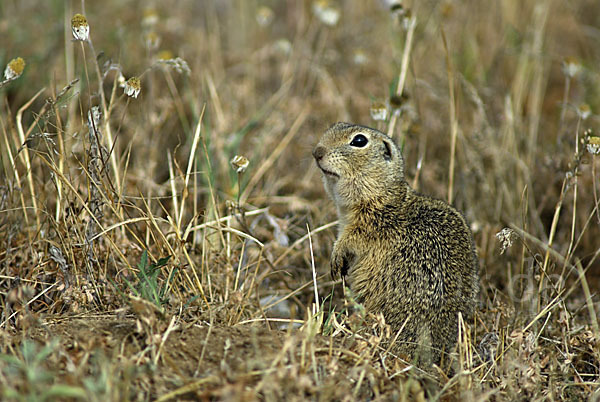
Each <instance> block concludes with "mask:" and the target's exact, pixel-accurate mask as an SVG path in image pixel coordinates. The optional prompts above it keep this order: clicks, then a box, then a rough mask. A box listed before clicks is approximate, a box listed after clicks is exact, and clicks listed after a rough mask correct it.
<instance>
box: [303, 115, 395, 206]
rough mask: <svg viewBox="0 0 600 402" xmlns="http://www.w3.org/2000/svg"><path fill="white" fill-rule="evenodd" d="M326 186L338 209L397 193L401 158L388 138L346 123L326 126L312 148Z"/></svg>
mask: <svg viewBox="0 0 600 402" xmlns="http://www.w3.org/2000/svg"><path fill="white" fill-rule="evenodd" d="M313 156H314V158H315V161H316V162H317V166H318V167H319V168H320V169H321V172H322V173H323V183H324V184H325V189H326V190H327V192H328V193H329V195H330V196H331V198H332V199H333V200H334V202H335V203H336V205H337V206H338V208H340V207H341V208H346V207H349V206H352V205H356V204H359V203H362V202H368V201H374V200H381V201H384V199H385V198H386V196H393V195H394V194H398V191H397V188H398V186H401V185H402V183H404V161H403V159H402V155H401V154H400V151H399V150H398V147H397V146H396V144H394V142H393V141H392V139H391V138H390V137H388V136H387V135H385V134H383V133H382V132H380V131H377V130H375V129H372V128H369V127H364V126H359V125H355V124H348V123H336V124H334V125H333V126H331V127H329V128H328V129H327V131H325V134H324V135H323V137H322V138H321V140H320V141H319V143H318V144H317V146H316V147H315V149H314V150H313Z"/></svg>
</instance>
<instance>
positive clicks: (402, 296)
mask: <svg viewBox="0 0 600 402" xmlns="http://www.w3.org/2000/svg"><path fill="white" fill-rule="evenodd" d="M313 156H314V158H315V161H316V163H317V165H318V166H319V168H320V169H321V172H322V173H323V183H324V184H325V188H326V190H327V192H328V194H329V195H330V197H331V198H332V199H333V201H334V203H335V205H336V208H337V212H338V217H339V222H340V223H339V231H338V238H337V241H336V242H335V245H334V247H333V253H332V256H331V273H332V276H333V277H334V278H335V277H337V276H339V275H340V274H341V275H342V276H346V275H347V277H348V282H349V284H350V288H351V289H352V291H353V292H354V293H355V294H356V296H357V298H358V300H359V301H360V302H361V303H363V304H364V305H365V307H366V309H367V310H368V311H372V312H382V313H383V315H384V317H385V319H386V322H387V323H389V324H390V325H391V327H392V328H393V329H394V330H396V331H398V330H400V329H402V331H401V333H400V336H399V337H398V340H397V344H398V346H397V351H398V352H399V353H401V354H404V355H405V356H407V357H408V358H411V359H414V360H415V361H416V362H417V363H418V364H419V365H429V364H431V363H438V364H439V362H440V361H441V359H442V356H443V355H444V353H446V352H449V351H450V350H451V349H452V348H453V347H454V345H455V343H456V338H457V332H458V313H462V315H463V317H465V319H468V318H469V317H470V316H471V315H472V313H473V310H474V308H475V304H476V298H477V293H478V289H479V277H478V262H477V255H476V253H475V247H474V243H473V235H472V234H471V231H470V230H469V227H468V225H467V224H466V222H465V219H464V218H463V216H462V215H461V214H460V213H459V212H458V211H457V210H456V209H454V208H453V207H451V206H450V205H448V204H447V203H445V202H443V201H441V200H436V199H433V198H430V197H427V196H424V195H421V194H418V193H416V192H415V191H414V190H413V189H412V188H411V187H410V186H409V185H408V183H407V182H406V181H405V179H404V162H403V159H402V155H401V154H400V151H399V149H398V147H397V146H396V145H395V144H394V142H393V141H392V140H391V139H390V138H389V137H388V136H387V135H385V134H383V133H381V132H379V131H377V130H375V129H372V128H368V127H364V126H359V125H354V124H348V123H336V124H334V125H333V126H331V127H330V128H329V129H328V130H327V131H326V132H325V134H324V135H323V137H322V138H321V140H320V142H319V143H318V144H317V146H316V147H315V149H314V150H313Z"/></svg>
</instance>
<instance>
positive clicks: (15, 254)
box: [0, 0, 600, 400]
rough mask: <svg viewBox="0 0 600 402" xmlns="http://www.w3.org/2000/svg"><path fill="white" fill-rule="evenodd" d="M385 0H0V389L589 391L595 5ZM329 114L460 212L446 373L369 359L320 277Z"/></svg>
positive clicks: (127, 395) (333, 393) (170, 395)
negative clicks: (461, 263)
mask: <svg viewBox="0 0 600 402" xmlns="http://www.w3.org/2000/svg"><path fill="white" fill-rule="evenodd" d="M405 3H408V4H405V8H407V9H410V12H411V13H410V16H402V15H398V13H396V15H393V14H392V13H390V12H389V10H388V9H387V8H386V7H384V6H382V5H381V4H383V2H381V4H380V3H378V2H350V1H340V2H335V3H333V7H334V8H335V10H337V11H339V13H340V14H339V21H337V24H335V25H333V26H329V25H327V24H326V23H324V22H323V21H321V20H320V19H319V16H318V15H317V14H318V13H315V12H314V10H313V7H312V4H311V3H309V2H294V1H285V2H284V1H254V0H251V1H246V0H231V1H219V2H217V1H203V2H194V1H187V0H186V1H179V2H176V3H174V4H175V5H174V6H172V7H171V6H167V5H162V3H156V7H157V8H155V9H145V8H144V7H147V4H146V2H126V3H123V2H117V1H105V2H87V3H83V2H81V3H80V2H76V1H66V2H37V1H3V2H2V4H1V5H0V10H1V11H2V14H3V15H5V16H10V18H5V19H4V20H3V21H1V22H0V36H1V37H2V38H3V49H2V50H1V51H0V61H1V62H2V65H6V63H8V62H9V60H11V59H13V58H16V57H18V56H20V57H22V58H23V59H24V60H25V62H26V67H25V70H24V72H23V74H22V75H21V76H19V77H18V78H16V79H11V80H9V81H7V82H2V84H1V85H0V132H1V135H0V137H1V140H0V165H1V166H0V169H1V170H0V178H1V179H0V291H1V293H0V301H1V304H2V314H1V317H0V336H1V337H2V342H1V343H0V345H1V350H0V353H1V355H0V384H1V385H2V392H3V398H4V399H13V400H22V399H26V398H29V399H38V400H40V399H53V398H57V399H86V400H107V399H109V400H147V399H159V400H170V399H172V400H176V399H182V398H183V399H197V398H203V399H224V400H248V399H249V400H252V399H265V400H283V399H285V400H304V399H320V400H330V399H333V400H357V399H371V398H375V399H383V400H387V399H402V400H408V399H411V400H412V399H417V400H423V399H434V400H438V399H445V400H453V399H464V398H467V399H472V400H475V399H476V400H485V399H492V400H507V399H510V400H514V399H522V400H530V399H535V400H545V399H549V400H553V399H569V400H573V399H585V398H588V399H590V400H598V399H599V397H600V390H599V389H600V387H599V381H600V379H599V376H600V351H599V349H600V330H599V329H598V319H597V314H598V312H599V311H600V305H599V301H598V300H599V298H598V289H599V287H600V259H599V258H598V257H599V255H600V242H599V241H598V239H599V238H600V210H599V205H598V199H599V195H598V192H599V187H600V180H599V172H598V166H599V165H600V160H599V159H600V156H594V155H592V154H591V153H590V152H588V147H587V141H589V138H590V134H589V133H587V132H586V130H587V129H591V130H592V133H591V135H592V136H593V135H594V133H596V135H597V133H598V131H599V130H598V122H599V119H598V116H597V115H596V114H595V112H597V111H598V110H600V92H599V88H600V67H599V66H600V63H599V60H600V52H599V49H600V47H599V46H598V42H599V41H600V30H599V28H598V27H599V25H598V17H597V16H598V15H599V13H600V6H599V5H598V4H597V2H596V1H591V0H590V1H585V0H582V1H578V2H560V1H556V0H554V1H543V0H534V1H529V2H521V1H517V0H502V1H498V2H480V1H477V0H469V1H466V2H462V3H461V4H460V5H459V4H457V3H455V2H449V1H422V2H405ZM165 4H166V3H165ZM319 4H324V3H323V2H320V3H319ZM82 7H85V10H82ZM265 7H266V8H265ZM152 10H153V11H152ZM76 13H82V14H85V15H86V17H87V21H88V22H89V26H90V39H91V41H90V42H74V41H73V40H72V33H71V26H70V25H71V18H72V17H73V16H74V15H75V14H76ZM327 16H329V17H331V10H330V14H328V15H325V17H327ZM413 18H414V19H413ZM394 21H396V22H394ZM413 21H414V25H413ZM330 22H331V21H330ZM166 52H169V53H170V56H169V55H167V53H166ZM187 66H189V70H190V71H187V70H186V67H187ZM121 74H122V75H123V76H124V78H125V79H129V78H131V77H139V78H140V82H141V93H140V95H139V97H138V98H132V97H128V96H126V95H124V93H123V88H121V87H120V80H119V77H120V76H121ZM132 82H133V81H130V84H131V83H132ZM398 82H400V83H401V84H400V85H398ZM133 83H134V82H133ZM390 95H393V96H392V97H391V98H390ZM377 102H384V103H385V102H388V104H391V105H392V106H394V107H398V109H396V110H397V113H396V114H393V113H392V117H391V119H388V121H385V122H381V121H377V122H375V121H372V120H371V119H370V108H371V106H372V105H373V104H376V103H377ZM398 103H399V104H398ZM92 106H98V110H99V111H100V112H101V113H102V116H101V118H100V120H98V121H93V120H88V113H89V111H90V109H91V107H92ZM587 108H589V110H591V114H590V115H589V116H588V115H587V113H586V111H587V110H588V109H587ZM388 117H389V113H388ZM338 120H346V121H352V122H357V123H362V124H371V125H373V126H376V127H378V128H380V129H382V130H386V131H390V132H391V133H393V135H394V137H395V138H396V140H397V141H398V142H399V143H400V144H402V146H403V152H404V156H405V159H406V166H407V174H408V176H409V178H410V181H411V182H412V183H413V184H414V186H415V187H416V188H418V189H419V190H421V191H423V192H426V193H429V194H433V195H435V196H437V197H439V198H444V199H450V200H453V203H454V204H455V205H456V206H457V207H458V208H459V209H461V210H462V211H463V212H464V213H465V215H466V216H467V218H468V219H469V221H470V222H471V225H472V228H473V231H474V233H475V236H476V243H477V249H478V253H479V257H480V261H481V294H480V302H481V303H480V308H479V309H478V313H477V315H476V317H475V319H474V321H473V322H465V323H463V325H462V326H461V328H460V336H459V342H458V346H457V350H456V351H455V353H454V355H453V357H452V359H453V360H454V361H453V364H452V366H453V371H452V372H448V373H444V372H441V370H438V371H435V370H434V372H433V373H431V372H424V371H422V370H420V369H419V368H417V367H414V366H411V365H410V364H409V362H403V361H402V360H401V359H399V358H397V357H395V356H393V355H392V354H391V353H389V351H388V345H389V343H390V342H393V339H394V335H395V334H393V333H390V331H389V328H388V327H386V325H385V323H384V322H383V321H382V319H381V318H380V317H373V316H371V315H369V314H367V313H365V312H364V311H363V310H362V309H361V307H360V306H358V305H355V304H354V303H353V302H352V297H351V295H350V294H346V295H345V297H344V295H343V289H342V287H341V284H339V283H333V282H331V281H330V278H329V275H328V271H329V268H328V258H329V255H330V252H331V247H332V243H333V240H334V236H335V225H334V220H335V215H334V210H333V206H332V204H331V203H330V202H329V201H328V200H327V199H326V197H325V194H324V191H323V189H322V186H321V183H320V178H319V174H318V172H317V170H316V169H315V167H314V164H313V162H312V160H311V157H310V150H311V149H312V147H313V145H314V144H315V143H316V142H317V140H318V138H319V136H320V135H321V133H322V132H323V130H324V129H325V128H326V127H327V126H328V125H329V124H331V123H333V122H335V121H338ZM235 155H243V156H244V157H246V158H247V159H248V160H249V165H248V167H247V169H246V170H244V169H243V168H241V169H240V170H239V171H238V172H236V170H234V169H233V168H232V166H231V164H230V160H231V159H232V158H233V157H234V156H235ZM238 165H239V164H238ZM242 165H243V163H242ZM503 228H510V230H505V231H504V232H502V233H503V235H504V236H503V238H502V239H500V240H502V241H503V242H502V241H501V242H499V241H498V240H499V239H498V238H497V236H496V234H497V233H498V232H500V231H501V230H502V229H503ZM309 235H310V236H309ZM315 283H316V287H315V286H314V284H315ZM317 298H318V300H317Z"/></svg>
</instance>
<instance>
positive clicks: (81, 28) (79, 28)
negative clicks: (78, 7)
mask: <svg viewBox="0 0 600 402" xmlns="http://www.w3.org/2000/svg"><path fill="white" fill-rule="evenodd" d="M71 30H72V31H73V37H74V38H75V40H80V41H86V40H88V39H89V37H90V26H89V25H88V22H87V19H86V18H85V16H83V15H81V14H75V15H74V16H73V18H71Z"/></svg>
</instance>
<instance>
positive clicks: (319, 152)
mask: <svg viewBox="0 0 600 402" xmlns="http://www.w3.org/2000/svg"><path fill="white" fill-rule="evenodd" d="M325 152H327V151H326V150H325V147H324V146H322V145H319V146H317V147H316V148H315V149H314V150H313V153H312V154H313V156H314V157H315V159H316V160H317V161H320V160H321V159H323V156H325Z"/></svg>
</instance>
